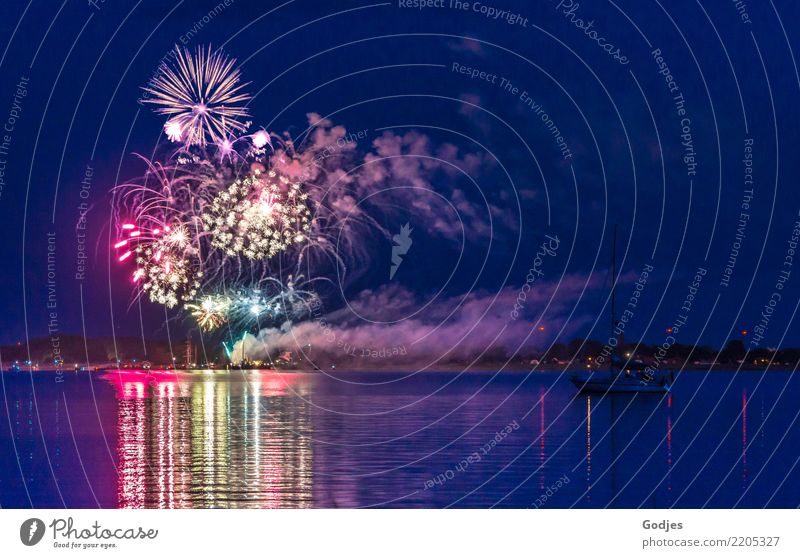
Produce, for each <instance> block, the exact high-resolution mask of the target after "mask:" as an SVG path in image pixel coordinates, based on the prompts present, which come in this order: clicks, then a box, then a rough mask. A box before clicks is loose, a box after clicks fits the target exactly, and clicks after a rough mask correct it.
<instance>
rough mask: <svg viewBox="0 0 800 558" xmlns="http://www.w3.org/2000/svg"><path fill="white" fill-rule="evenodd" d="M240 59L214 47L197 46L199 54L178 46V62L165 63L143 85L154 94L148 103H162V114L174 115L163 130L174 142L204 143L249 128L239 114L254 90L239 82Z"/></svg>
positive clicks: (241, 114)
mask: <svg viewBox="0 0 800 558" xmlns="http://www.w3.org/2000/svg"><path fill="white" fill-rule="evenodd" d="M235 64H236V60H235V59H233V58H229V57H228V56H226V55H224V54H222V53H221V52H219V51H215V52H212V51H211V47H208V49H205V50H204V49H203V48H202V47H198V48H197V50H196V51H195V54H194V55H193V54H192V53H190V52H189V49H187V48H180V47H178V46H176V47H175V65H174V66H170V65H168V64H166V63H164V64H162V65H161V67H160V68H159V71H158V74H157V75H156V76H155V77H154V78H153V79H152V80H151V81H150V84H149V86H148V87H145V88H144V90H145V91H147V92H148V93H150V94H151V95H152V96H153V97H152V98H149V99H145V100H144V102H146V103H150V104H153V105H157V106H158V107H159V108H157V109H156V112H157V113H158V114H163V115H166V116H168V117H169V120H167V122H166V124H165V125H164V131H165V132H166V134H167V137H168V138H169V139H170V141H173V142H182V143H184V144H186V145H205V144H206V143H207V139H209V138H210V140H211V141H218V140H221V139H224V138H225V137H227V136H228V135H229V134H230V133H231V132H241V131H244V130H245V124H244V123H243V122H241V121H240V120H239V119H242V118H246V117H247V116H248V114H249V113H248V110H247V108H246V107H245V106H243V105H242V103H245V102H247V101H248V100H250V98H251V97H250V95H248V94H247V93H244V92H243V91H242V88H243V87H244V86H245V85H247V84H240V83H239V80H240V73H239V70H238V69H236V68H235V67H234V65H235Z"/></svg>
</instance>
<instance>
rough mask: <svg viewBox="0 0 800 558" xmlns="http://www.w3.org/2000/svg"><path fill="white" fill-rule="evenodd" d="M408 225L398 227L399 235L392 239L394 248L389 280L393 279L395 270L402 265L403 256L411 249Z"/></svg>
mask: <svg viewBox="0 0 800 558" xmlns="http://www.w3.org/2000/svg"><path fill="white" fill-rule="evenodd" d="M413 230H414V229H412V228H411V227H410V226H409V224H408V223H406V224H405V225H403V226H402V227H400V234H396V235H394V236H393V237H392V241H393V242H394V246H392V267H390V268H389V280H392V279H393V278H394V274H395V273H397V269H398V268H399V267H400V264H401V263H403V256H405V255H406V254H407V253H408V250H409V249H410V248H411V243H412V242H413V240H411V231H413Z"/></svg>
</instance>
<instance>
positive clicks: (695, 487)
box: [0, 371, 800, 508]
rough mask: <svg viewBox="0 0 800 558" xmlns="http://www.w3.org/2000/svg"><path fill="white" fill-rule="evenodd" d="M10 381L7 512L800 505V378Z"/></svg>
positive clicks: (6, 380)
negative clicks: (627, 391) (623, 392)
mask: <svg viewBox="0 0 800 558" xmlns="http://www.w3.org/2000/svg"><path fill="white" fill-rule="evenodd" d="M0 379H2V388H3V395H4V398H5V402H6V405H7V408H8V420H0V450H2V453H0V455H2V457H0V460H1V461H0V466H2V471H3V473H2V476H0V505H2V506H3V507H28V506H34V507H63V506H67V507H97V506H102V507H116V506H118V507H126V508H143V507H154V508H187V507H199V508H205V507H214V508H241V507H359V506H415V507H441V506H456V507H489V506H494V505H497V506H506V507H529V506H538V507H550V508H560V507H570V506H576V507H604V506H612V507H638V506H644V507H670V506H677V507H699V506H712V507H730V506H741V507H762V506H765V505H769V506H773V507H795V506H797V505H798V503H800V496H798V494H800V481H798V476H797V474H796V473H797V471H796V465H797V463H798V455H800V452H798V450H797V449H796V448H797V447H800V444H798V442H800V433H799V432H798V430H800V429H798V428H796V426H797V423H796V419H797V417H798V407H797V405H796V401H797V395H798V385H800V381H798V380H797V379H796V377H795V376H792V375H790V374H786V373H779V372H773V373H769V374H767V375H763V374H760V373H742V374H739V375H737V376H735V377H734V376H733V375H732V374H731V373H722V372H717V373H710V374H701V373H696V374H684V375H682V376H681V377H680V378H679V382H678V383H677V384H676V386H675V388H674V390H673V392H672V393H671V394H669V395H667V396H666V397H661V396H639V397H631V396H614V397H605V398H600V397H597V396H586V395H577V394H576V393H575V391H574V389H573V388H572V386H571V384H570V383H569V382H568V381H565V379H564V378H559V377H558V375H555V374H538V375H535V376H533V375H531V376H528V375H526V374H524V373H505V374H499V375H497V374H495V373H470V374H462V375H457V374H456V373H446V372H445V373H427V374H417V375H413V376H410V377H408V376H407V375H405V374H399V373H397V374H395V373H389V372H381V373H346V374H341V375H340V376H339V377H338V378H333V377H328V376H325V375H323V374H320V373H292V372H285V373H275V372H253V371H247V372H231V373H230V374H228V373H225V372H207V373H192V374H187V373H177V374H176V373H173V372H169V373H168V372H161V373H145V372H128V371H126V372H119V373H117V372H114V373H108V374H104V375H98V374H87V373H81V374H78V375H67V377H66V380H65V381H64V382H61V383H59V382H55V381H54V380H53V375H52V374H49V373H37V374H34V375H33V377H31V376H30V375H29V374H24V373H19V374H3V375H2V376H0ZM3 414H4V413H3ZM704 423H705V424H704ZM512 424H513V425H516V428H511V426H510V425H512ZM504 430H505V431H507V432H508V433H507V434H506V435H501V434H500V432H503V431H504ZM493 440H494V441H493ZM468 458H470V459H469V460H468Z"/></svg>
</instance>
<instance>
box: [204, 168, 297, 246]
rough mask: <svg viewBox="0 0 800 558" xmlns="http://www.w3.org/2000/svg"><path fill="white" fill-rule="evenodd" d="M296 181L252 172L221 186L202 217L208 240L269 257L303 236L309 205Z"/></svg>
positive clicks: (273, 172)
mask: <svg viewBox="0 0 800 558" xmlns="http://www.w3.org/2000/svg"><path fill="white" fill-rule="evenodd" d="M307 198H308V196H307V194H305V193H304V192H303V191H302V189H301V187H300V184H299V183H298V182H291V181H290V180H289V179H288V178H286V177H285V176H282V175H278V174H277V173H275V171H270V172H269V173H267V177H266V178H262V177H261V174H260V173H258V172H256V173H255V174H253V175H252V176H249V177H247V178H245V179H244V180H237V181H236V182H234V183H233V184H231V185H230V186H229V187H228V189H227V190H223V191H222V192H220V193H219V194H218V195H217V196H216V197H215V198H214V200H213V201H212V203H211V207H210V208H209V210H208V212H207V213H205V214H204V215H203V217H202V219H203V226H204V228H205V230H206V231H209V232H210V233H211V246H213V247H214V248H217V249H220V250H222V251H223V252H224V253H225V254H226V255H227V256H238V255H241V256H244V257H246V258H249V259H251V260H263V259H267V258H271V257H272V256H275V255H276V254H278V253H280V252H283V251H284V250H286V249H287V248H289V247H290V246H292V245H293V244H298V243H302V242H304V241H305V240H306V239H307V235H308V231H309V229H310V228H311V211H310V210H309V208H308V206H307V204H306V200H307Z"/></svg>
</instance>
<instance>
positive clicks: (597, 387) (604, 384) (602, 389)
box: [572, 376, 670, 393]
mask: <svg viewBox="0 0 800 558" xmlns="http://www.w3.org/2000/svg"><path fill="white" fill-rule="evenodd" d="M572 383H573V384H575V386H576V387H577V388H578V389H579V390H580V391H582V392H585V393H666V392H668V391H669V388H670V384H669V382H668V381H667V379H666V378H659V379H655V380H653V381H651V382H647V381H644V380H642V379H640V378H636V377H626V376H617V377H597V376H588V377H580V376H574V377H573V378H572Z"/></svg>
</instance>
